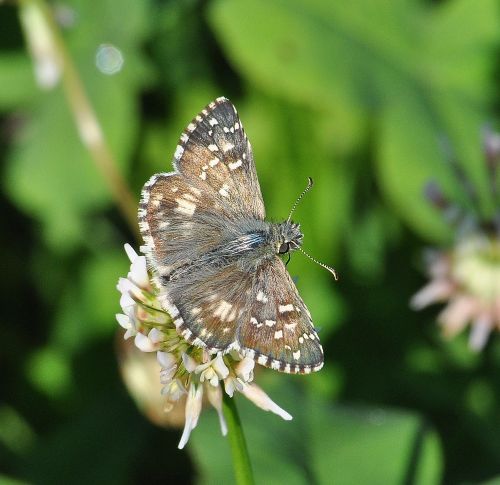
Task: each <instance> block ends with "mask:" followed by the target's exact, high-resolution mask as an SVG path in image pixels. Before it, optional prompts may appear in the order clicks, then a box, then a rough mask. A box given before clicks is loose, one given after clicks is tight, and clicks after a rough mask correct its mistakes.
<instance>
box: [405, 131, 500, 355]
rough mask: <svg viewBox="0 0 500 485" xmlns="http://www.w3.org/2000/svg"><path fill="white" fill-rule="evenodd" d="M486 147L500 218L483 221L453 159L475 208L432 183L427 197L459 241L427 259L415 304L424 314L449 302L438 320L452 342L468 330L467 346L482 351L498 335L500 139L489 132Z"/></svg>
mask: <svg viewBox="0 0 500 485" xmlns="http://www.w3.org/2000/svg"><path fill="white" fill-rule="evenodd" d="M483 146H484V151H485V159H486V169H487V170H488V172H489V174H488V175H489V179H490V182H491V184H490V192H491V193H490V194H489V195H490V196H491V200H492V201H493V202H494V205H495V210H496V213H495V212H494V213H493V214H492V215H491V214H490V215H489V216H488V217H483V218H480V217H479V216H478V215H477V214H480V213H481V211H480V209H479V204H478V196H477V193H476V191H475V189H474V186H473V184H472V183H471V181H470V180H469V179H468V178H467V177H466V176H465V174H464V173H463V171H462V170H461V169H460V167H459V166H458V165H456V163H455V162H454V161H453V160H450V162H451V167H452V169H453V170H454V172H455V175H456V177H457V179H458V182H459V183H461V184H462V187H463V189H464V193H465V194H467V196H468V197H469V199H470V202H471V206H472V207H473V209H472V210H471V209H468V210H467V209H464V208H461V207H459V206H458V205H456V204H453V203H451V202H450V201H449V200H448V199H447V198H446V197H445V196H444V194H443V192H442V191H441V189H440V187H439V186H438V185H437V184H435V183H430V184H429V185H428V187H427V191H426V195H427V196H428V198H429V200H430V202H432V203H433V205H434V206H435V207H436V208H438V209H439V210H441V211H442V213H443V215H444V216H445V218H446V220H447V221H448V222H450V223H452V225H453V227H454V230H455V235H456V242H455V244H454V245H453V246H452V247H450V248H448V249H443V250H437V251H433V252H432V253H429V254H428V257H427V261H426V267H427V273H428V275H429V277H430V282H429V283H428V284H427V285H425V286H424V287H423V288H422V289H421V290H420V291H419V292H418V293H416V294H415V295H414V296H413V298H412V299H411V302H410V304H411V306H412V308H413V309H415V310H420V309H422V308H425V307H427V306H428V305H430V304H432V303H438V302H443V303H446V306H445V308H444V309H443V310H442V311H441V313H439V315H438V317H437V320H438V322H439V323H440V324H441V325H442V327H443V333H444V335H445V336H446V337H449V338H451V337H453V336H455V335H456V334H458V333H459V332H461V331H462V330H463V329H465V327H466V326H467V325H470V327H471V332H470V337H469V346H470V347H471V349H473V350H475V351H479V350H481V349H483V347H484V346H485V345H486V342H487V341H488V337H489V335H490V333H491V332H492V331H493V330H500V199H499V193H498V188H497V178H498V177H497V175H498V167H499V161H500V136H499V135H498V134H496V133H492V132H490V131H485V133H484V139H483Z"/></svg>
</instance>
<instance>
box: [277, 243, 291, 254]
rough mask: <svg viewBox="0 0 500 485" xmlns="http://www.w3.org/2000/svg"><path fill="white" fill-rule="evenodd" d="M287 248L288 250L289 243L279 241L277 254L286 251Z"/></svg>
mask: <svg viewBox="0 0 500 485" xmlns="http://www.w3.org/2000/svg"><path fill="white" fill-rule="evenodd" d="M289 250H290V244H288V243H287V242H284V243H281V246H280V247H279V249H278V254H285V253H288V251H289Z"/></svg>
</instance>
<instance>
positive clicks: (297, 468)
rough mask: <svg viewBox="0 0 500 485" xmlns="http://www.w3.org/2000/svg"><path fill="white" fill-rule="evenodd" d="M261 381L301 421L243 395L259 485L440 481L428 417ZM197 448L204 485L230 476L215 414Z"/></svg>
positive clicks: (196, 439)
mask: <svg viewBox="0 0 500 485" xmlns="http://www.w3.org/2000/svg"><path fill="white" fill-rule="evenodd" d="M259 381H261V383H262V386H263V387H264V389H265V390H266V392H269V394H270V396H271V397H272V399H273V400H275V401H276V402H277V403H278V404H279V405H280V406H282V407H283V408H284V409H286V410H287V411H289V412H290V413H291V414H292V415H293V420H292V421H289V422H285V421H283V420H281V419H280V418H279V417H277V416H275V415H273V414H271V413H265V412H263V411H262V410H260V409H258V408H256V407H255V406H254V405H253V404H251V403H249V402H248V401H247V400H246V399H244V398H243V397H242V396H239V395H238V396H237V405H238V409H239V412H240V416H241V419H242V423H243V428H244V432H245V434H246V438H247V443H248V448H249V453H250V458H251V462H252V466H253V470H254V475H255V479H256V483H266V484H274V483H276V484H278V483H294V484H295V483H297V484H305V483H311V482H312V483H336V484H337V483H338V484H344V483H345V484H349V483H380V484H391V483H404V482H405V480H406V482H408V483H419V484H420V483H421V484H433V483H436V484H437V483H439V480H440V475H441V466H442V458H441V451H440V445H439V440H438V439H437V436H436V434H435V432H434V431H432V430H431V429H430V428H429V427H428V426H427V425H426V424H425V423H424V422H423V420H422V419H421V418H420V417H418V416H416V415H414V414H412V413H409V412H403V411H398V410H392V409H383V408H360V407H355V406H354V407H353V406H332V405H330V404H329V403H328V402H327V401H324V400H322V398H321V397H320V396H318V394H317V393H315V394H314V395H313V394H312V393H311V392H307V393H306V392H304V390H303V389H301V388H300V387H298V386H296V385H295V384H296V382H295V383H294V382H293V378H289V377H285V376H278V377H277V378H276V376H270V375H268V374H267V375H265V376H264V375H263V373H262V374H260V379H259ZM287 382H288V385H287ZM214 442H217V445H216V446H215V444H214ZM395 443H397V446H395ZM189 449H190V450H191V451H192V453H193V457H194V459H195V460H196V462H197V463H198V466H199V477H200V483H221V482H224V483H225V482H227V481H228V480H229V479H230V473H231V466H230V463H229V460H230V454H229V449H228V447H227V443H226V442H225V439H224V438H222V437H221V436H220V431H219V430H218V423H217V419H216V416H215V415H214V413H204V414H203V415H202V416H201V418H200V424H199V427H198V428H197V429H196V430H195V431H194V432H193V434H192V436H191V440H190V443H189Z"/></svg>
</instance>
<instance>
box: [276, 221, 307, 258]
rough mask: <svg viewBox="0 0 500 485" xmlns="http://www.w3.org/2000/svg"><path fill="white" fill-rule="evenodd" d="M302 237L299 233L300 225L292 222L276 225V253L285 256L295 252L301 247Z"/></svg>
mask: <svg viewBox="0 0 500 485" xmlns="http://www.w3.org/2000/svg"><path fill="white" fill-rule="evenodd" d="M303 237H304V235H303V234H302V232H300V225H299V224H296V223H295V222H292V221H285V222H282V223H281V224H278V237H277V238H276V239H277V240H276V252H277V253H278V254H286V253H289V252H292V251H295V250H296V249H298V248H299V247H300V246H301V245H302V238H303Z"/></svg>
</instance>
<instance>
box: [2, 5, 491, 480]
mask: <svg viewBox="0 0 500 485" xmlns="http://www.w3.org/2000/svg"><path fill="white" fill-rule="evenodd" d="M44 5H46V4H44V3H42V2H39V1H38V0H22V1H21V0H19V3H17V2H3V3H2V2H1V1H0V160H1V165H0V181H1V191H0V207H1V214H2V216H1V218H0V234H1V236H0V244H1V249H0V250H1V268H2V271H1V282H0V285H1V286H0V294H1V298H2V303H1V310H0V311H1V314H0V315H1V317H0V318H1V321H0V369H1V375H2V382H1V385H0V481H1V482H2V483H37V484H44V483H47V484H48V483H72V484H78V483H82V484H83V483H85V484H89V483H92V484H100V483H106V484H111V483H117V484H121V483H232V480H233V478H232V469H231V461H230V455H229V451H228V450H229V449H228V445H227V442H226V440H225V439H224V438H222V437H221V436H220V432H219V429H218V425H217V418H216V415H215V413H214V412H213V411H212V410H210V411H207V412H204V413H203V414H202V416H201V418H200V424H199V426H198V428H196V429H195V431H194V432H193V434H192V436H191V440H190V443H189V445H188V447H187V451H182V452H181V451H179V450H177V442H178V439H179V435H180V432H179V430H177V429H164V428H161V427H157V426H155V425H153V424H152V423H151V422H150V421H149V420H148V419H147V418H146V417H145V416H144V415H143V414H141V412H140V411H139V409H138V407H137V405H136V404H135V401H134V400H133V399H132V397H130V395H129V394H128V392H127V390H126V388H125V386H124V384H123V382H122V380H121V376H120V370H119V365H118V359H117V353H118V351H117V348H118V344H117V342H119V341H120V340H121V335H122V332H121V329H120V331H119V330H118V328H117V327H118V325H117V323H116V321H115V316H114V315H115V313H117V312H119V304H118V299H119V294H118V292H117V291H116V288H115V286H116V281H117V279H118V277H119V276H122V275H125V274H126V272H127V269H128V268H127V267H128V260H127V258H126V256H125V253H124V251H123V244H124V243H126V242H129V243H132V244H133V245H134V246H135V247H138V244H137V242H136V241H135V236H134V231H133V230H132V229H131V228H130V226H129V225H127V222H126V220H125V219H124V217H123V216H122V214H121V213H120V211H119V210H118V209H117V204H116V203H115V202H114V201H113V197H112V191H111V190H110V187H109V186H108V185H107V184H106V183H105V180H104V178H103V177H102V175H101V172H100V171H99V170H98V169H97V168H96V164H95V163H94V160H93V158H92V156H91V154H90V153H89V150H88V148H87V147H86V146H85V145H84V144H83V143H82V141H81V140H80V138H79V136H78V133H77V130H76V128H75V123H74V119H73V116H72V114H71V110H70V108H69V104H68V96H67V91H64V89H63V87H62V84H61V82H55V85H54V86H53V87H51V86H50V85H51V84H53V83H51V79H52V78H55V79H56V81H57V74H58V69H59V68H60V66H59V68H58V66H57V63H56V65H55V66H53V65H52V66H51V65H50V62H49V64H48V65H45V67H44V65H43V62H42V60H41V59H42V58H43V56H41V54H40V52H38V54H36V46H37V45H38V46H39V47H40V49H39V50H42V48H43V46H44V42H45V38H44V35H43V29H41V30H40V29H39V26H38V27H37V24H36V22H35V21H33V18H32V17H30V16H29V15H30V14H29V12H30V10H29V9H30V8H34V9H35V10H36V8H43V7H44ZM48 5H49V12H50V13H53V14H54V18H55V22H56V24H55V25H56V26H57V29H58V30H60V31H61V32H62V42H63V46H64V48H65V49H67V50H68V52H69V56H70V59H71V60H72V62H74V63H75V65H76V68H77V72H78V77H79V79H80V80H81V82H82V83H83V86H84V89H85V90H86V92H87V93H88V96H89V98H90V101H91V103H92V106H93V107H94V109H95V111H96V113H97V116H98V119H99V121H100V123H101V124H102V129H103V131H104V134H105V136H106V139H107V141H108V142H109V145H110V149H111V153H112V156H113V157H114V158H115V159H116V162H117V164H118V167H119V170H120V171H121V173H122V174H123V176H124V177H125V178H126V182H127V184H128V186H129V187H130V191H131V193H132V194H133V197H134V198H135V200H136V201H138V198H139V193H140V188H141V186H142V184H143V183H144V182H145V181H146V180H147V179H148V178H149V177H150V176H151V175H152V174H153V173H155V172H158V171H165V170H170V167H171V159H172V156H173V152H174V150H175V146H176V144H177V139H178V137H179V135H180V133H181V131H182V130H183V128H184V127H185V126H186V125H187V123H188V122H189V121H190V120H191V119H192V118H193V117H194V116H195V115H196V114H197V112H198V111H200V110H201V108H203V107H204V106H205V105H206V104H207V103H208V102H209V101H211V100H212V99H214V98H215V97H217V96H221V95H224V96H227V97H229V98H230V99H231V100H232V101H233V103H234V104H235V105H236V106H237V108H238V111H239V113H240V116H241V118H242V120H243V123H244V125H245V128H246V131H247V134H248V136H249V138H250V140H251V142H252V145H253V149H254V155H255V160H256V165H257V170H258V173H259V178H260V181H261V185H262V191H263V195H264V199H265V202H266V207H267V213H268V216H269V217H270V218H271V219H275V220H279V219H280V218H284V217H286V215H287V214H288V212H289V210H290V207H291V205H292V203H293V201H294V200H295V198H296V196H297V195H298V194H299V193H300V191H301V190H302V189H303V188H304V186H305V184H306V182H307V176H311V177H313V179H314V180H315V182H316V184H315V187H314V189H313V190H312V191H311V193H310V194H308V196H307V197H306V198H305V199H304V200H303V202H302V203H301V205H300V206H299V208H298V209H297V212H296V214H295V219H296V220H297V221H298V222H300V223H301V226H302V229H303V232H304V234H305V238H304V247H305V249H306V250H307V251H308V252H310V253H311V254H312V255H314V256H315V257H317V258H318V259H320V260H321V261H324V262H325V263H327V264H331V265H332V266H334V267H335V268H336V269H337V271H338V273H339V275H340V281H339V282H337V283H336V282H335V281H333V279H332V278H331V276H330V275H329V274H328V272H326V271H324V270H323V269H322V268H320V267H319V266H317V265H315V264H313V263H311V262H310V261H309V260H307V259H305V258H304V257H302V256H301V255H300V254H297V255H294V256H293V257H292V261H291V263H290V264H289V265H288V268H289V270H290V272H291V273H292V275H293V276H294V277H295V278H296V279H297V284H298V287H299V289H300V292H301V295H302V297H303V298H304V300H305V301H306V303H307V304H308V306H309V308H310V310H311V312H312V314H313V317H314V321H315V324H316V326H317V327H318V328H319V329H320V336H321V340H322V342H323V345H324V348H325V353H326V366H325V368H324V369H323V370H322V371H321V372H319V373H318V374H316V375H311V376H307V377H298V376H285V375H281V374H278V373H275V372H272V371H262V372H261V373H260V374H259V375H258V376H257V381H258V382H259V384H260V385H261V386H262V387H263V388H264V389H265V390H266V392H268V393H269V394H270V395H271V396H272V397H273V399H275V400H276V401H277V402H278V403H279V404H280V405H281V406H283V407H284V408H285V409H286V410H287V411H289V412H290V413H291V414H292V415H293V416H294V420H293V421H291V422H284V421H281V420H280V418H278V417H277V416H275V415H271V414H269V413H264V412H263V411H260V410H257V409H256V408H254V407H253V406H252V405H251V404H247V403H246V402H243V401H244V399H238V406H239V408H240V410H241V416H242V421H243V425H244V429H245V432H246V434H247V438H248V445H249V449H250V454H251V457H252V462H253V466H254V470H255V475H256V479H257V482H258V483H265V484H274V483H276V484H280V483H287V484H305V483H318V484H327V483H336V484H360V483H380V484H400V483H419V484H437V483H443V482H444V483H486V482H488V483H493V482H494V481H495V477H497V478H496V480H498V481H500V432H499V430H500V407H499V402H500V337H499V336H497V335H493V336H492V338H491V340H490V342H489V344H488V345H487V347H486V348H485V349H484V351H483V352H481V353H474V352H472V351H471V350H469V349H468V347H467V335H466V333H464V334H462V335H460V336H459V337H457V338H456V339H454V340H452V341H449V342H448V341H445V340H443V338H442V336H441V334H440V331H439V328H438V326H437V325H436V324H435V317H436V314H437V311H438V308H436V307H432V308H430V309H428V310H425V311H424V312H420V313H415V312H413V311H412V310H410V308H409V305H408V301H409V299H410V298H411V296H412V295H413V294H414V293H415V292H416V291H417V290H418V289H419V288H420V287H421V286H422V285H423V284H424V283H425V275H424V271H423V264H422V260H421V255H422V251H423V249H424V248H425V247H427V246H438V247H440V246H443V247H446V245H447V244H450V243H451V242H452V240H453V233H452V231H451V229H450V227H449V226H448V225H447V224H446V223H445V222H444V221H443V218H442V214H440V213H439V211H436V210H435V208H433V207H432V205H431V204H429V203H428V201H427V200H426V199H425V197H424V195H423V188H424V186H425V184H426V183H427V182H428V181H429V180H431V179H433V180H438V181H439V183H440V185H441V186H442V187H443V188H444V190H445V191H446V192H447V194H448V196H449V197H450V198H451V199H453V200H456V201H462V202H463V201H464V200H465V199H466V197H465V195H464V194H463V190H462V189H461V187H460V184H457V183H456V180H455V179H454V177H453V176H452V174H451V173H450V168H449V166H448V165H447V164H446V163H445V160H446V154H445V153H444V150H443V143H442V142H443V140H446V142H447V144H448V145H449V146H450V147H452V150H453V152H454V153H455V154H456V158H457V160H459V163H460V164H461V166H462V168H463V170H464V171H465V173H466V174H467V176H468V177H469V178H470V180H471V181H473V183H474V184H475V186H476V187H477V191H478V194H479V210H480V211H482V212H483V213H484V214H491V212H492V211H493V210H494V209H495V206H494V202H493V200H491V198H490V197H489V196H488V194H489V192H488V190H486V188H487V185H488V183H489V181H488V176H487V172H486V170H485V167H484V164H483V161H482V160H483V158H482V147H481V141H480V130H481V127H482V126H483V125H484V124H485V123H488V122H490V123H492V124H493V125H494V124H495V120H496V118H497V116H498V115H499V103H498V101H499V96H498V95H499V91H498V83H499V82H500V75H499V73H500V58H499V53H500V7H499V5H498V2H497V1H496V0H481V1H477V0H446V1H434V2H433V1H430V0H428V1H424V0H397V1H394V2H387V1H385V0H351V1H350V2H332V1H329V0H246V1H244V0H237V1H231V0H208V1H199V0H165V1H160V0H140V1H139V0H101V1H99V2H94V1H90V0H87V1H85V0H64V1H57V2H52V3H50V4H48ZM21 12H24V14H23V15H24V23H23V24H22V23H21V22H20V13H21ZM26 12H28V14H27V13H26ZM26 19H27V20H26ZM35 20H36V19H35ZM37 29H38V30H37ZM26 35H31V46H32V49H31V51H29V50H28V49H27V47H26V46H27V41H26ZM33 46H35V47H34V48H33ZM103 46H104V47H110V46H111V47H112V48H111V49H105V50H104V51H103V49H102V47H103ZM115 49H116V50H115ZM30 52H31V54H30ZM33 52H35V54H36V55H35V56H33ZM37 55H38V57H37ZM48 57H49V61H50V52H49V56H48ZM122 60H123V64H121V61H122ZM63 62H65V61H64V60H63ZM63 65H64V64H63ZM35 67H37V68H38V75H39V77H38V82H37V79H36V77H35V74H34V73H35ZM44 69H45V70H44ZM51 69H52V70H51ZM40 76H41V77H40ZM51 76H52V77H51ZM44 79H45V83H46V85H45V88H44V86H43V80H44ZM47 84H48V85H47ZM117 333H119V335H118V336H117ZM136 399H137V398H136ZM490 481H491V482H490ZM495 483H496V482H495Z"/></svg>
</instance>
